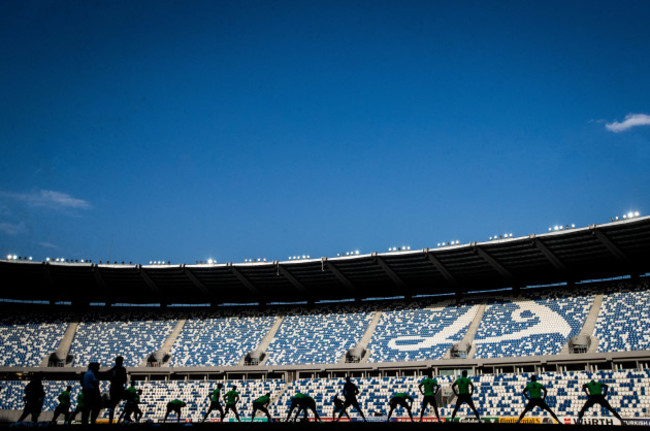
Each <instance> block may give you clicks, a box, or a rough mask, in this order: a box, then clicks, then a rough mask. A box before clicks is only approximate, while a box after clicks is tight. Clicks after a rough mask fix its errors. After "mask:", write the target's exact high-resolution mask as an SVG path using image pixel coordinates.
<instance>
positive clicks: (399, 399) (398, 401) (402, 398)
mask: <svg viewBox="0 0 650 431" xmlns="http://www.w3.org/2000/svg"><path fill="white" fill-rule="evenodd" d="M408 401H410V402H411V403H410V404H409V403H408ZM397 406H402V407H404V408H405V409H406V411H407V413H408V414H409V417H410V418H411V422H413V415H412V414H411V406H413V397H412V396H410V395H409V394H407V393H405V392H397V393H394V394H393V396H392V397H391V398H390V410H389V411H388V418H387V419H386V422H388V421H390V417H391V415H392V414H393V410H395V407H397Z"/></svg>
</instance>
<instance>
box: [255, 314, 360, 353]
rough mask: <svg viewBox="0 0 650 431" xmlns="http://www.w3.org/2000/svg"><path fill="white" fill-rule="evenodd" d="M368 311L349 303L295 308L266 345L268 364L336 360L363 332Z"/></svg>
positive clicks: (351, 346) (354, 343)
mask: <svg viewBox="0 0 650 431" xmlns="http://www.w3.org/2000/svg"><path fill="white" fill-rule="evenodd" d="M370 318H371V315H370V313H367V312H362V311H359V308H352V307H350V306H346V307H339V308H337V309H336V310H332V309H331V308H330V307H325V308H321V309H320V310H318V311H317V312H314V311H309V310H302V309H294V310H292V311H290V314H289V315H288V316H286V317H285V319H284V321H283V322H282V325H281V326H280V329H279V330H278V333H277V334H276V336H275V338H274V340H273V341H272V342H271V344H270V345H269V347H268V349H267V352H268V359H267V362H266V364H267V365H279V364H325V363H336V362H337V361H338V360H339V359H340V358H341V357H342V356H343V355H344V354H345V353H346V351H347V350H348V349H351V348H353V347H354V346H355V345H356V344H357V343H358V342H359V340H360V339H361V337H362V336H363V333H364V331H365V329H366V327H367V326H368V323H369V322H370Z"/></svg>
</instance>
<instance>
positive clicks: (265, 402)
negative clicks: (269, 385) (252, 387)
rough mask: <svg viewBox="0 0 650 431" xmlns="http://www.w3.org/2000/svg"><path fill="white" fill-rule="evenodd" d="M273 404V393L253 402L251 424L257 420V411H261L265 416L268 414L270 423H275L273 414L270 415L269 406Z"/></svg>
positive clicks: (268, 393)
mask: <svg viewBox="0 0 650 431" xmlns="http://www.w3.org/2000/svg"><path fill="white" fill-rule="evenodd" d="M270 403H271V393H270V392H267V393H266V394H264V395H262V396H261V397H259V398H258V399H256V400H255V401H253V415H252V416H251V422H253V421H254V420H255V413H257V411H258V410H259V411H261V412H263V413H264V414H266V417H267V418H268V419H269V423H271V422H273V419H272V418H271V414H270V413H269V410H268V406H269V404H270Z"/></svg>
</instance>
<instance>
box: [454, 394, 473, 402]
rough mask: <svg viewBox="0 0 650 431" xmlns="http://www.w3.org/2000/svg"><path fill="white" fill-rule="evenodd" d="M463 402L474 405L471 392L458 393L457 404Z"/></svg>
mask: <svg viewBox="0 0 650 431" xmlns="http://www.w3.org/2000/svg"><path fill="white" fill-rule="evenodd" d="M462 403H467V404H470V405H474V403H473V402H472V396H471V395H470V394H458V401H456V405H461V404H462Z"/></svg>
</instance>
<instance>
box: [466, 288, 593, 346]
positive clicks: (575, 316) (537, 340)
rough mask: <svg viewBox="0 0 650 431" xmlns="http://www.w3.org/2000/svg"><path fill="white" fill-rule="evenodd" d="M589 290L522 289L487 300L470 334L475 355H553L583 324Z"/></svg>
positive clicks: (591, 298)
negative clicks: (516, 292)
mask: <svg viewBox="0 0 650 431" xmlns="http://www.w3.org/2000/svg"><path fill="white" fill-rule="evenodd" d="M593 297H594V295H593V293H592V292H591V291H586V290H577V291H572V292H568V291H562V290H557V291H555V292H544V293H539V292H526V293H524V294H522V295H520V296H519V297H517V298H498V299H492V300H490V301H488V307H487V309H486V312H485V315H484V316H483V320H482V321H481V325H480V326H479V329H478V332H477V334H476V336H475V338H474V342H475V343H476V345H477V347H476V354H475V357H476V358H502V357H516V356H541V355H555V354H558V353H559V352H560V350H561V349H562V347H563V346H564V345H565V344H566V343H567V341H568V340H569V338H571V337H573V336H575V335H577V334H578V333H579V332H580V329H581V328H582V325H583V324H584V321H585V318H586V316H587V313H588V312H589V309H590V307H591V303H592V302H593Z"/></svg>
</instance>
